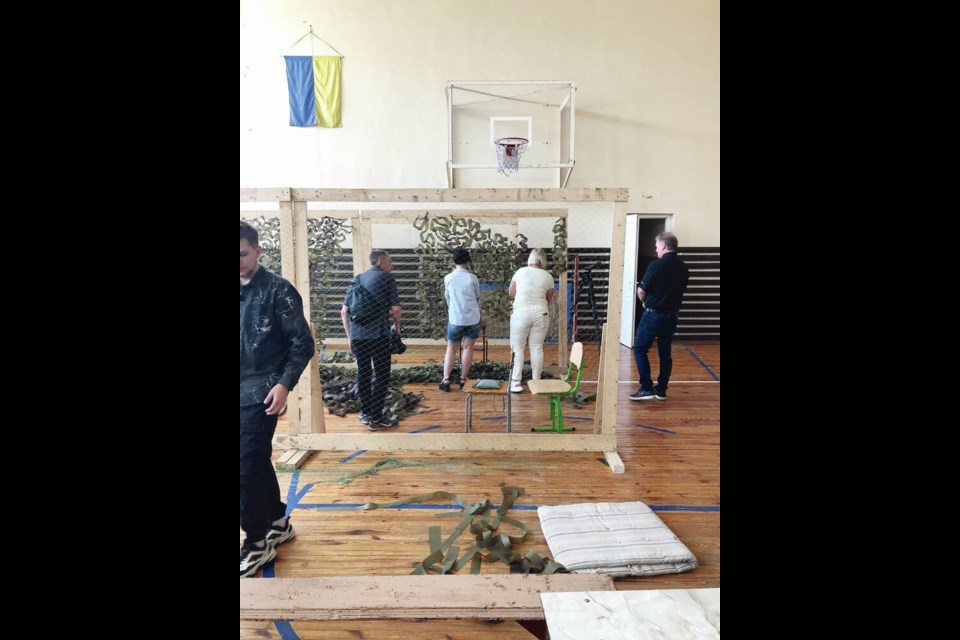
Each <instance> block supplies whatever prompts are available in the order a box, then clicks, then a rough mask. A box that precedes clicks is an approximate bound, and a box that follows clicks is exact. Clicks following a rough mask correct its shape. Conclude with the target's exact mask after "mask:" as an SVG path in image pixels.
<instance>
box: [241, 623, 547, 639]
mask: <svg viewBox="0 0 960 640" xmlns="http://www.w3.org/2000/svg"><path fill="white" fill-rule="evenodd" d="M280 624H281V625H283V628H284V629H285V630H292V632H293V633H295V634H296V636H295V637H297V638H299V639H300V640H357V639H358V638H376V640H410V639H411V638H416V640H450V639H451V638H456V639H457V640H535V639H536V638H538V637H542V636H536V635H533V634H532V633H530V632H529V631H527V630H526V629H524V628H523V627H522V626H521V623H520V622H517V621H516V620H298V621H296V622H294V623H289V622H281V623H280ZM545 633H546V628H544V634H545ZM290 637H294V636H291V635H290V634H289V633H286V634H285V635H281V634H280V632H279V631H278V630H277V626H276V624H275V623H274V622H273V621H272V620H271V621H266V620H241V621H240V640H284V638H290Z"/></svg>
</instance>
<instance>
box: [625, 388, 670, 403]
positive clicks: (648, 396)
mask: <svg viewBox="0 0 960 640" xmlns="http://www.w3.org/2000/svg"><path fill="white" fill-rule="evenodd" d="M656 397H657V394H656V393H654V391H653V389H650V390H649V391H644V390H643V389H637V392H636V393H635V394H633V395H632V396H630V399H631V400H653V399H654V398H656ZM663 399H664V400H666V399H667V398H666V396H664V397H663Z"/></svg>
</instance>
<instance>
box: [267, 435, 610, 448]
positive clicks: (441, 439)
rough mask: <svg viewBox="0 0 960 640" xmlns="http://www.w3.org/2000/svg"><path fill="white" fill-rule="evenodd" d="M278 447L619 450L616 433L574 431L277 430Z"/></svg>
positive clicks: (274, 442) (274, 443) (274, 439)
mask: <svg viewBox="0 0 960 640" xmlns="http://www.w3.org/2000/svg"><path fill="white" fill-rule="evenodd" d="M273 446H274V447H276V448H277V449H311V450H314V451H361V450H369V451H616V450H617V437H616V435H610V436H608V435H599V436H594V435H575V434H571V433H563V434H560V433H537V434H533V433H510V434H500V433H436V432H431V433H418V434H417V435H416V436H411V435H410V434H408V433H311V434H302V433H301V434H292V435H287V436H284V435H280V434H277V435H276V436H274V438H273Z"/></svg>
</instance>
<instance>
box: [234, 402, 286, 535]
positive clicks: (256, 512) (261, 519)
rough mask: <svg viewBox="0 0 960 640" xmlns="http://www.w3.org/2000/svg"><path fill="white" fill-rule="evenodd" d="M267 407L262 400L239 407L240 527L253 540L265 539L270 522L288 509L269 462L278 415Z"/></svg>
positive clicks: (280, 516)
mask: <svg viewBox="0 0 960 640" xmlns="http://www.w3.org/2000/svg"><path fill="white" fill-rule="evenodd" d="M266 410H267V405H265V404H263V403H258V404H255V405H251V406H249V407H240V528H241V529H243V532H244V533H246V534H247V541H248V542H251V543H252V542H260V541H261V540H263V539H264V538H265V537H266V535H267V531H268V530H269V529H270V523H271V522H273V521H274V520H279V519H280V518H282V517H283V516H284V515H286V512H287V506H286V505H285V504H283V502H282V501H281V500H280V484H279V483H278V482H277V473H276V472H275V471H274V470H273V464H272V463H271V462H270V456H271V454H272V453H273V432H274V431H276V429H277V416H268V415H267V414H266Z"/></svg>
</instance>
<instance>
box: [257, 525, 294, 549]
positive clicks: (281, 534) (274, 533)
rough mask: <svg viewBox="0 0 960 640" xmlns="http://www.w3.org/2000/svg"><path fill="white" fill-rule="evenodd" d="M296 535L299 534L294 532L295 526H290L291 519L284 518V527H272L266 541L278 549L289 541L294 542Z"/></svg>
mask: <svg viewBox="0 0 960 640" xmlns="http://www.w3.org/2000/svg"><path fill="white" fill-rule="evenodd" d="M296 535H297V532H296V531H294V530H293V525H292V524H290V518H284V520H283V524H282V525H275V524H274V525H271V526H270V530H269V531H267V537H266V538H264V541H265V542H266V543H267V544H268V545H270V546H271V547H276V546H278V545H281V544H283V543H284V542H286V541H287V540H292V539H293V538H294V536H296Z"/></svg>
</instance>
